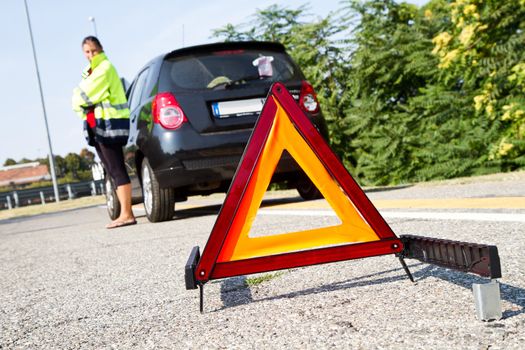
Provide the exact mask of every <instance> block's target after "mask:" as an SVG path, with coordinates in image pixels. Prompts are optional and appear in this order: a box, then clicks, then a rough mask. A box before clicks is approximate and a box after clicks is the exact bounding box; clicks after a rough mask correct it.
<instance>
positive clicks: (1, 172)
mask: <svg viewBox="0 0 525 350" xmlns="http://www.w3.org/2000/svg"><path fill="white" fill-rule="evenodd" d="M42 180H51V175H49V171H48V170H47V165H40V164H39V163H38V162H33V163H26V164H16V165H11V166H6V167H3V168H0V186H9V185H11V184H15V185H24V184H29V183H31V182H36V181H42Z"/></svg>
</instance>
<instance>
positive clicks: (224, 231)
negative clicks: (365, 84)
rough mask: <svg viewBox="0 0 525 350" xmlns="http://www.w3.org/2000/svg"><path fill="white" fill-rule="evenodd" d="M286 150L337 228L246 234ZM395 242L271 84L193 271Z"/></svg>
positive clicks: (203, 273) (233, 271)
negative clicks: (329, 209)
mask: <svg viewBox="0 0 525 350" xmlns="http://www.w3.org/2000/svg"><path fill="white" fill-rule="evenodd" d="M284 150H286V151H288V153H290V155H291V156H292V157H293V158H294V159H295V161H296V162H297V164H299V166H300V167H301V168H302V169H303V171H304V172H305V173H306V174H307V175H308V176H309V177H310V179H311V180H312V182H313V183H314V184H315V185H316V186H317V188H318V189H319V191H320V192H321V193H322V194H323V196H324V198H325V199H326V200H327V201H328V203H329V204H330V206H331V207H332V209H333V210H334V212H335V213H336V214H337V216H338V217H339V218H340V220H341V224H340V225H337V226H330V227H324V228H317V229H313V230H306V231H299V232H290V233H283V234H278V235H272V236H264V237H249V231H250V228H251V225H252V223H253V220H254V219H255V216H256V214H257V210H258V209H259V207H260V205H261V202H262V199H263V196H264V193H265V191H266V189H267V187H268V184H269V183H270V180H271V178H272V175H273V173H274V171H275V168H276V166H277V163H278V162H279V159H280V158H281V154H282V152H283V151H284ZM402 250H403V245H402V243H401V241H400V240H399V239H398V238H397V237H396V235H395V234H394V232H393V231H392V230H391V229H390V227H389V226H388V224H387V223H386V222H385V220H384V219H383V218H382V217H381V215H380V214H379V212H378V211H377V209H376V208H375V207H374V206H373V204H372V203H371V202H370V200H369V199H368V197H367V196H366V195H365V193H364V192H363V190H362V189H361V188H360V187H359V185H358V184H357V183H356V182H355V181H354V179H353V178H352V176H351V175H350V174H349V173H348V171H347V170H346V169H345V168H344V166H343V165H342V164H341V162H340V161H339V159H338V158H337V156H336V155H335V154H334V153H333V151H332V150H331V149H330V147H329V146H328V144H327V143H326V142H325V140H324V139H323V138H322V136H321V135H320V134H319V132H318V131H317V129H316V127H315V126H314V125H313V124H312V122H311V121H310V120H309V119H308V118H307V117H306V115H305V114H304V112H303V111H302V110H301V109H300V108H299V106H298V105H297V103H296V102H295V100H294V99H293V97H292V96H291V95H290V93H289V92H288V91H287V90H286V88H285V87H284V85H282V84H280V83H275V84H274V85H273V86H272V88H271V90H270V93H269V94H268V97H267V99H266V103H265V105H264V107H263V110H262V112H261V115H260V117H259V119H258V121H257V124H256V125H255V128H254V130H253V133H252V136H251V137H250V140H249V142H248V144H247V146H246V149H245V151H244V154H243V157H242V159H241V162H240V163H239V166H238V168H237V172H236V173H235V176H234V178H233V180H232V184H231V186H230V189H229V191H228V194H227V195H226V199H225V201H224V203H223V205H222V208H221V211H220V212H219V215H218V217H217V220H216V222H215V225H214V227H213V229H212V232H211V234H210V237H209V239H208V242H207V244H206V247H205V248H204V251H203V253H202V256H201V257H200V259H199V261H198V264H197V266H196V269H195V270H194V271H195V276H194V277H195V281H197V282H198V283H201V284H203V283H205V282H206V281H208V280H210V279H217V278H224V277H231V276H237V275H244V274H250V273H258V272H265V271H273V270H279V269H285V268H292V267H299V266H308V265H314V264H321V263H328V262H334V261H342V260H350V259H357V258H364V257H369V256H378V255H384V254H394V253H399V252H401V251H402Z"/></svg>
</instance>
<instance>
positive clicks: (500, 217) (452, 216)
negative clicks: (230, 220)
mask: <svg viewBox="0 0 525 350" xmlns="http://www.w3.org/2000/svg"><path fill="white" fill-rule="evenodd" d="M257 214H260V215H278V216H336V214H335V213H334V212H333V211H329V210H279V209H262V210H259V211H258V212H257ZM381 215H382V216H383V217H384V218H389V219H397V218H399V219H421V220H467V221H496V222H497V221H505V222H525V214H520V213H479V212H478V213H473V212H426V211H381Z"/></svg>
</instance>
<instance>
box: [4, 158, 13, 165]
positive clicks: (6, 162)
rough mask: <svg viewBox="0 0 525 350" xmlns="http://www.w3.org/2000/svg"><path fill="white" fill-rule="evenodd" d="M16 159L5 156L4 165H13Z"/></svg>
mask: <svg viewBox="0 0 525 350" xmlns="http://www.w3.org/2000/svg"><path fill="white" fill-rule="evenodd" d="M15 164H16V161H15V160H14V159H13V158H7V159H6V160H5V162H4V166H10V165H15Z"/></svg>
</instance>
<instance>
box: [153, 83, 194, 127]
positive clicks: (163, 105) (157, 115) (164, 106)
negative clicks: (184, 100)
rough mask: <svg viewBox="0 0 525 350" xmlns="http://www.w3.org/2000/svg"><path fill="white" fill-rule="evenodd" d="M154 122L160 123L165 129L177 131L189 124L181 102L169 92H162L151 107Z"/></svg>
mask: <svg viewBox="0 0 525 350" xmlns="http://www.w3.org/2000/svg"><path fill="white" fill-rule="evenodd" d="M151 110H152V113H153V122H154V123H160V125H162V126H163V127H164V128H166V129H170V130H175V129H178V128H180V127H181V126H182V124H183V123H185V122H187V121H188V119H187V118H186V116H185V115H184V112H183V111H182V108H181V107H180V104H179V102H177V99H175V96H173V94H171V93H169V92H161V93H159V94H157V96H155V98H154V99H153V103H152V106H151Z"/></svg>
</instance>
